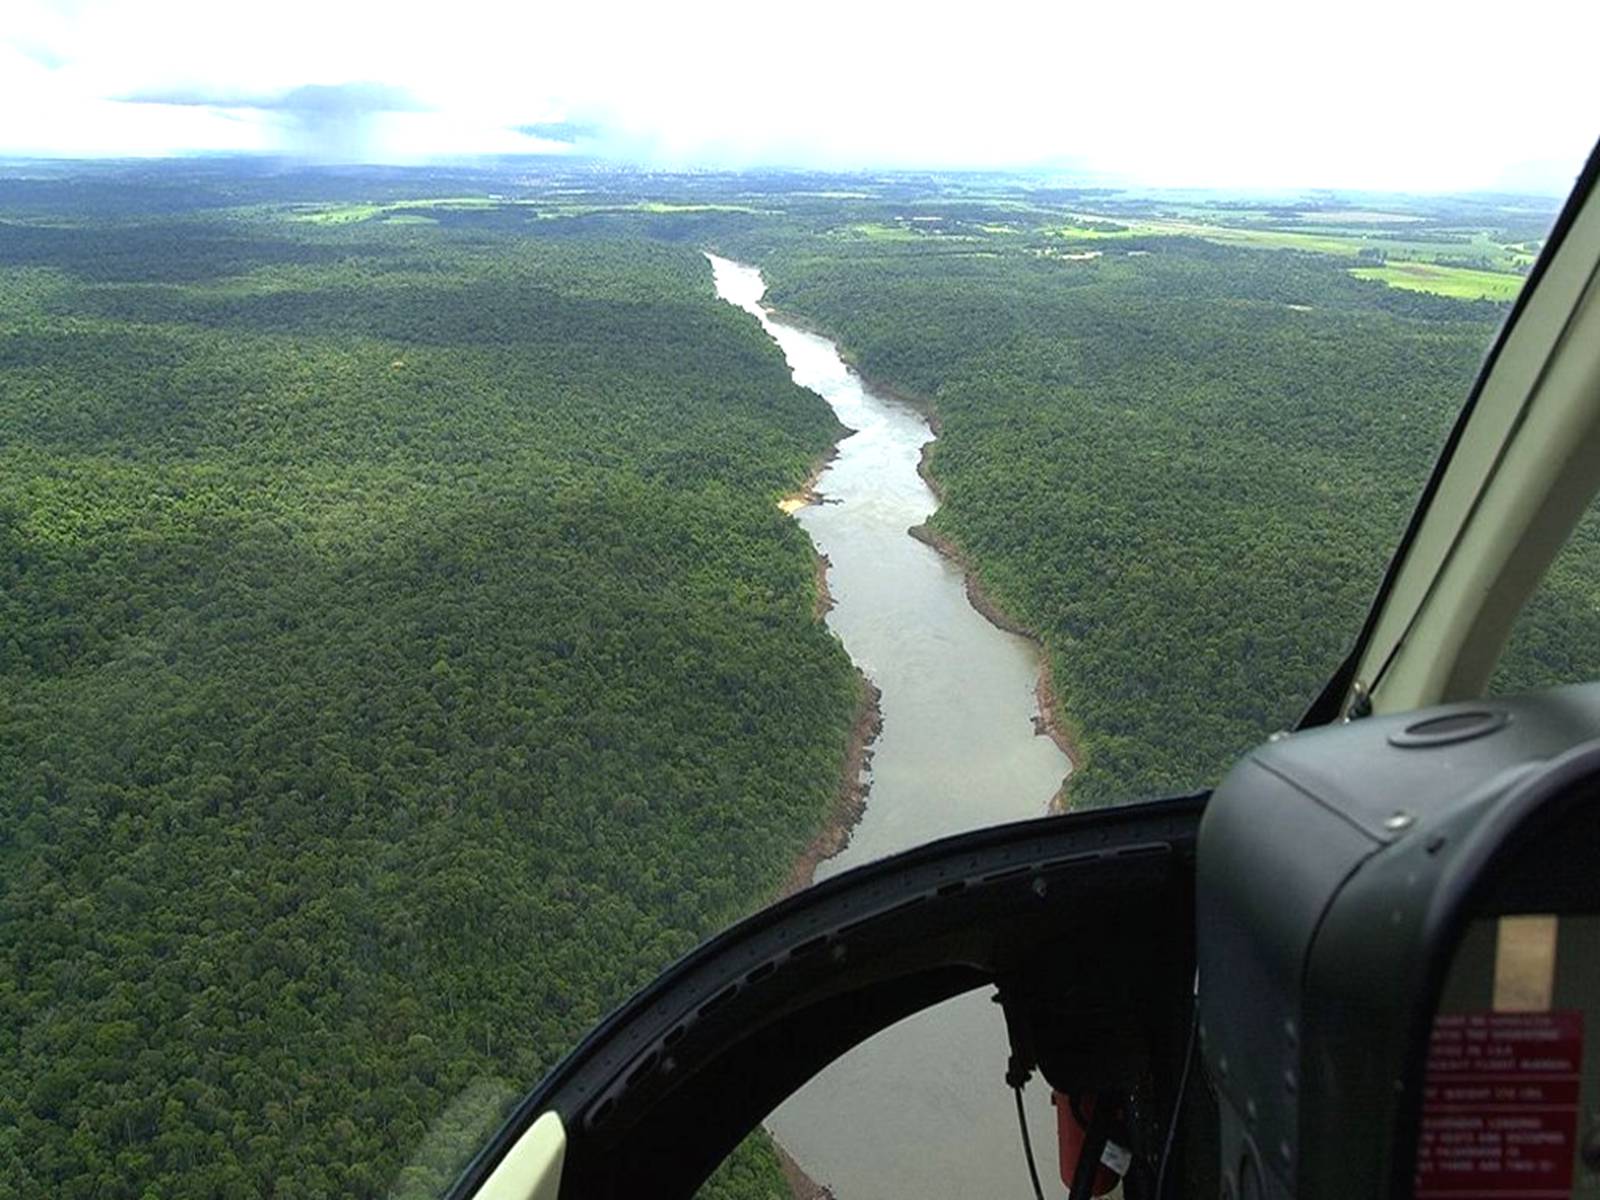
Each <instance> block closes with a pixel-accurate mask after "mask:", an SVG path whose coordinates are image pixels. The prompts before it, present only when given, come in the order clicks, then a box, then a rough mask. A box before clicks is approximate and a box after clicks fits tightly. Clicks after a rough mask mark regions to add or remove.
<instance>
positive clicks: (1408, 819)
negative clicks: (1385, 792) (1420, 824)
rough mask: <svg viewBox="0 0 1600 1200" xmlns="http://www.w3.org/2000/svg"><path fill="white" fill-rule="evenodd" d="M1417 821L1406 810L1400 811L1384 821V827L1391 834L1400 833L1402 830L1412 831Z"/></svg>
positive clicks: (1391, 814)
mask: <svg viewBox="0 0 1600 1200" xmlns="http://www.w3.org/2000/svg"><path fill="white" fill-rule="evenodd" d="M1415 821H1416V818H1415V817H1413V816H1412V815H1411V814H1410V813H1408V812H1406V811H1405V810H1404V809H1400V810H1399V811H1397V812H1392V813H1390V814H1389V815H1388V816H1387V817H1385V818H1384V819H1383V827H1384V828H1385V829H1387V830H1388V831H1389V832H1390V833H1399V832H1400V831H1401V830H1402V829H1410V828H1411V826H1412V823H1413V822H1415Z"/></svg>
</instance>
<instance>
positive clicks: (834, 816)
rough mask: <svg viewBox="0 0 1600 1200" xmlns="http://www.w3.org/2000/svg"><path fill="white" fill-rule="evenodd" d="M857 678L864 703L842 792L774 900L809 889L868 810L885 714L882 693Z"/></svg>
mask: <svg viewBox="0 0 1600 1200" xmlns="http://www.w3.org/2000/svg"><path fill="white" fill-rule="evenodd" d="M856 676H857V678H858V679H859V680H860V683H861V699H860V700H859V701H858V702H857V704H856V713H855V720H854V721H853V722H852V723H851V726H850V741H849V744H848V746H847V747H846V750H845V759H844V767H843V769H842V771H841V772H840V779H839V790H838V792H837V793H836V795H835V796H834V801H833V804H832V805H831V806H830V807H829V810H828V817H827V820H826V821H825V822H824V823H823V826H822V829H821V830H820V831H818V833H817V836H816V837H814V838H812V839H811V844H810V845H809V846H807V847H806V848H805V850H804V851H803V852H802V853H801V855H800V857H799V858H797V859H796V860H795V862H794V865H793V866H792V867H791V868H790V869H789V874H788V876H787V877H786V878H785V879H784V881H783V883H782V885H781V886H780V887H779V888H778V892H777V895H776V896H775V897H774V899H782V898H783V897H784V896H792V895H793V894H794V893H795V892H798V891H800V890H801V889H802V888H805V887H809V886H810V884H811V880H812V877H813V876H814V875H815V874H816V872H817V867H818V866H819V865H820V864H821V863H823V862H825V861H826V860H827V859H830V858H832V857H833V856H834V855H835V854H837V853H839V851H841V850H843V849H844V848H845V847H846V846H848V845H849V844H850V831H851V830H852V829H854V828H855V825H856V822H858V821H860V820H861V814H862V813H864V812H866V810H867V793H868V791H870V790H871V787H872V781H871V780H870V779H867V778H864V776H865V774H866V771H867V768H868V767H869V766H871V765H872V743H873V742H874V741H876V740H877V737H878V734H879V733H880V732H881V731H882V729H883V713H882V711H881V710H880V709H879V707H878V701H879V700H880V699H881V697H882V693H881V692H880V691H879V690H878V689H877V687H876V686H875V685H874V684H873V682H872V681H871V680H870V679H868V678H867V677H866V676H865V675H863V674H861V672H860V671H857V672H856Z"/></svg>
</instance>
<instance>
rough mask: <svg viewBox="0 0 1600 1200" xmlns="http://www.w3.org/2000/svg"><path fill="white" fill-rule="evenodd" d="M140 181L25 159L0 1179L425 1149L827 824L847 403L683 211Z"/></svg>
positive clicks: (8, 372) (191, 1170) (841, 726)
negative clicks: (800, 380)
mask: <svg viewBox="0 0 1600 1200" xmlns="http://www.w3.org/2000/svg"><path fill="white" fill-rule="evenodd" d="M202 182H203V181H202ZM41 187H42V185H41ZM108 193H110V194H108ZM128 194H129V202H128V205H127V206H126V208H125V209H123V210H119V209H118V208H117V205H116V192H115V189H110V188H108V189H104V190H102V189H99V188H96V187H89V186H84V187H82V188H79V189H77V190H75V191H71V192H69V193H68V194H67V195H64V196H60V197H57V198H56V199H54V200H52V198H51V193H50V192H49V190H48V188H45V189H43V190H41V188H29V187H27V186H24V185H22V184H12V185H9V188H8V189H7V190H5V192H4V199H5V201H6V202H7V204H8V207H7V209H6V212H7V213H9V214H10V217H9V220H8V221H7V223H6V224H5V225H4V226H0V798H3V799H0V863H3V867H4V871H3V879H0V1192H4V1193H5V1194H7V1195H15V1196H50V1197H91V1196H92V1197H97V1198H111V1197H124V1196H125V1197H137V1196H147V1197H154V1196H164V1197H180V1196H238V1195H247V1194H248V1195H258V1194H259V1195H285V1196H289V1195H292V1196H297V1197H310V1196H359V1195H378V1194H383V1193H385V1192H386V1191H388V1190H390V1189H391V1188H397V1189H398V1191H399V1192H400V1194H403V1195H431V1194H435V1193H436V1192H437V1191H438V1189H439V1187H440V1186H442V1185H443V1184H444V1183H446V1182H448V1180H449V1179H450V1178H451V1177H452V1174H453V1171H454V1169H455V1168H456V1167H457V1166H458V1165H459V1163H460V1161H461V1156H462V1155H463V1154H464V1153H470V1152H471V1151H472V1150H473V1149H475V1148H476V1146H477V1145H478V1144H480V1142H481V1141H482V1139H483V1138H484V1137H485V1136H486V1134H487V1132H488V1130H489V1129H491V1128H492V1126H493V1124H494V1122H495V1120H496V1119H497V1117H498V1115H499V1113H500V1112H501V1111H503V1108H504V1105H505V1103H506V1101H507V1100H508V1099H509V1098H510V1097H511V1096H513V1095H515V1094H516V1093H517V1092H520V1091H521V1090H524V1089H526V1088H527V1087H528V1086H530V1085H531V1084H532V1083H534V1082H535V1081H536V1080H537V1079H538V1078H539V1076H540V1075H541V1074H542V1073H543V1071H544V1070H545V1069H546V1068H547V1067H548V1066H550V1065H551V1063H552V1062H553V1061H554V1060H555V1058H556V1057H557V1056H559V1055H560V1054H561V1053H562V1052H564V1051H565V1050H566V1049H567V1048H568V1047H570V1046H571V1045H572V1044H573V1043H574V1042H575V1041H576V1039H577V1038H578V1037H579V1036H580V1035H581V1034H582V1033H583V1032H584V1031H585V1030H586V1029H587V1028H588V1027H589V1026H590V1025H591V1024H592V1023H594V1022H595V1021H596V1020H597V1019H598V1018H599V1017H601V1016H602V1015H603V1014H604V1013H605V1011H606V1010H607V1009H608V1008H609V1007H610V1006H612V1005H614V1004H615V1003H617V1002H619V1001H620V1000H621V999H623V998H624V997H625V996H626V995H627V994H628V993H629V992H630V991H631V990H632V989H634V988H635V987H637V986H638V985H640V984H641V983H643V982H644V981H646V980H647V979H648V978H649V977H650V976H651V975H652V974H654V973H655V971H657V970H658V969H659V968H661V967H662V966H664V965H665V964H666V963H667V962H668V961H669V960H671V959H672V958H674V957H675V956H677V955H678V954H680V953H682V952H683V951H685V950H686V949H688V948H689V947H690V946H691V945H693V944H694V943H695V942H696V941H697V940H699V939H700V938H702V937H704V936H706V935H707V934H708V933H710V932H712V931H714V930H715V929H717V928H718V927H720V926H721V925H723V924H725V923H726V922H727V921H729V920H730V919H732V918H734V917H736V916H738V915H740V914H742V913H743V912H745V911H747V910H748V909H749V908H750V907H751V906H752V905H754V904H756V903H759V902H760V901H761V900H762V899H763V898H764V897H766V896H767V895H769V894H770V892H771V890H772V888H773V887H774V886H775V885H776V883H777V881H778V880H779V879H780V878H781V877H782V876H783V875H784V873H785V872H786V870H787V869H788V867H789V865H790V863H791V862H792V860H793V859H794V857H795V856H796V854H797V853H798V852H799V850H800V849H801V848H802V847H803V846H804V844H805V843H806V842H807V840H808V839H809V838H810V836H811V835H812V834H813V832H814V831H815V829H816V827H817V826H818V824H819V822H820V820H821V818H822V816H823V813H824V811H825V809H826V808H827V806H828V804H829V802H830V800H831V798H832V796H833V794H834V792H835V789H836V786H837V782H838V773H839V768H840V763H841V760H842V755H843V751H844V745H845V741H846V738H847V734H848V727H849V725H850V723H851V719H852V713H853V711H854V708H855V704H856V687H857V685H856V680H855V676H854V673H853V671H852V669H851V667H850V664H849V662H848V659H847V657H846V656H845V654H844V652H843V650H842V649H841V647H840V646H839V645H838V643H837V641H836V640H835V639H834V638H832V637H831V636H830V635H829V634H828V633H827V632H826V631H825V630H824V629H823V628H822V626H820V625H819V624H817V623H816V622H815V621H814V619H813V617H812V604H813V593H814V583H813V575H812V560H811V552H810V548H809V543H808V542H807V540H806V538H805V535H804V534H803V533H802V532H801V531H800V530H799V529H798V528H797V527H796V526H795V524H794V523H793V522H792V521H790V520H788V519H787V518H785V517H783V516H782V515H781V514H780V513H779V512H778V511H777V509H776V507H775V506H774V504H773V500H774V498H775V497H776V496H777V495H779V494H780V493H782V492H784V491H786V490H789V489H791V488H792V487H793V486H795V484H796V483H797V482H798V481H799V480H800V479H801V478H802V477H803V476H804V474H805V472H806V470H807V468H808V465H809V464H810V463H811V462H812V461H813V460H814V459H815V457H816V456H817V455H818V454H819V453H820V452H821V451H823V450H824V449H825V448H826V447H827V446H828V445H829V444H830V443H831V442H832V440H833V439H834V438H835V437H836V436H837V434H838V429H837V426H836V424H835V422H834V420H833V418H832V416H831V414H830V413H829V412H828V410H827V408H826V407H825V406H824V405H823V404H822V403H821V402H820V401H819V400H818V399H817V398H816V397H815V396H813V395H812V394H810V393H808V392H804V391H802V390H801V389H799V388H797V387H795V386H793V384H792V383H790V381H789V379H788V377H787V372H786V371H785V369H784V367H783V365H782V360H781V357H780V356H779V355H778V354H777V352H776V350H775V349H774V348H773V347H772V346H771V344H770V342H769V341H768V340H767V339H766V338H765V336H764V335H763V334H761V332H760V331H759V329H758V328H757V326H756V324H755V323H754V322H753V321H751V320H749V319H748V317H746V316H744V315H742V314H739V313H737V312H735V311H734V310H733V309H731V308H729V307H728V306H727V305H724V304H722V303H720V302H719V301H717V300H715V299H714V297H713V295H712V291H711V280H710V271H709V268H708V266H707V264H706V263H705V261H704V260H703V258H702V257H701V256H700V255H699V254H698V253H696V252H695V251H694V250H693V249H691V248H688V247H685V246H668V245H663V244H661V243H659V242H651V241H648V240H644V239H642V238H640V237H639V236H637V234H636V233H634V232H630V231H628V230H626V229H611V230H607V229H603V228H598V227H582V228H578V227H573V226H571V225H563V226H562V227H561V228H559V229H556V228H555V227H547V226H539V225H527V226H522V225H519V226H517V227H516V228H510V227H502V225H501V224H497V223H495V222H494V221H492V220H489V221H484V220H473V219H463V220H461V221H459V222H450V221H445V222H441V223H434V224H425V225H419V224H406V223H392V224H375V225H369V226H362V227H360V228H355V227H350V226H323V225H318V224H314V223H302V222H296V221H293V220H285V219H282V217H281V215H274V214H264V213H261V212H258V211H254V210H249V211H228V212H219V211H198V212H187V213H184V212H179V213H171V212H166V211H157V212H149V211H142V210H143V209H147V208H163V206H162V205H155V204H149V205H145V204H141V203H140V202H139V198H140V197H141V196H143V195H144V194H145V193H144V192H141V191H140V190H139V189H138V188H137V187H134V186H133V185H129V193H128ZM161 194H162V195H165V194H166V193H165V192H164V191H162V192H161ZM69 199H70V200H71V203H70V204H69V203H68V200H69ZM770 1160H771V1154H770V1149H766V1150H763V1148H762V1147H761V1146H760V1145H759V1143H758V1144H756V1145H755V1146H753V1147H752V1148H751V1149H749V1150H747V1151H746V1152H745V1153H744V1154H743V1155H742V1156H741V1159H740V1161H739V1162H738V1163H737V1164H735V1167H734V1168H732V1169H730V1171H729V1172H728V1173H727V1174H726V1175H725V1176H724V1177H723V1178H722V1179H720V1180H719V1181H718V1185H717V1186H718V1188H720V1189H721V1191H719V1193H718V1194H721V1195H730V1196H732V1195H738V1196H742V1197H750V1196H756V1195H766V1194H770V1190H771V1185H772V1181H773V1180H774V1179H776V1178H778V1177H777V1175H776V1169H775V1166H774V1165H773V1163H772V1162H771V1161H770ZM752 1180H754V1181H757V1182H756V1183H754V1184H752V1182H751V1181H752Z"/></svg>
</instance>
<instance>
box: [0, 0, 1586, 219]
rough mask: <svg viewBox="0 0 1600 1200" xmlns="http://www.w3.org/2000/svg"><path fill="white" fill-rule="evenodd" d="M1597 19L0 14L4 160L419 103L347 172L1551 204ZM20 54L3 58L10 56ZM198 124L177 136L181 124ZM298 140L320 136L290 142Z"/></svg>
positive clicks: (1358, 13) (1570, 159) (1569, 9)
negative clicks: (309, 90)
mask: <svg viewBox="0 0 1600 1200" xmlns="http://www.w3.org/2000/svg"><path fill="white" fill-rule="evenodd" d="M1597 34H1600V6H1594V5H1569V4H1566V3H1564V2H1563V0H1532V2H1531V3H1528V4H1524V5H1522V6H1521V7H1519V8H1518V9H1517V10H1516V11H1514V12H1508V11H1507V10H1506V9H1505V8H1504V7H1503V6H1500V5H1496V6H1494V7H1492V8H1491V7H1489V6H1487V5H1483V4H1481V3H1479V2H1477V0H1468V2H1466V3H1454V4H1450V5H1430V6H1413V7H1406V6H1404V5H1397V4H1394V3H1379V2H1377V0H1350V2H1348V3H1342V4H1339V5H1320V6H1319V5H1306V4H1300V5H1290V4H1283V3H1281V0H1273V2H1271V3H1266V2H1263V0H1241V2H1238V3H1231V4H1227V5H1223V4H1218V5H1214V6H1202V5H1197V4H1193V3H1152V4H1146V5H1140V6H1109V5H1102V6H1092V5H1079V6H1068V5H1064V4H1061V3H1019V4H1013V5H1011V6H987V7H984V6H972V5H964V6H961V7H959V8H956V7H951V8H943V7H939V6H935V5H932V4H922V5H917V6H911V5H881V4H880V5H874V4H871V3H866V2H863V0H855V2H848V3H847V2H842V0H818V2H816V3H808V4H804V5H801V4H791V5H788V6H780V5H776V4H765V5H756V4H751V3H748V2H741V3H736V4H735V3H725V2H722V0H716V2H713V3H703V4H678V5H666V4H660V3H653V4H638V5H604V6H599V5H571V4H564V5H554V4H551V5H548V6H544V7H536V6H529V5H526V4H514V3H504V4H499V3H487V2H485V0H452V2H451V3H446V4H440V3H439V2H438V0H430V2H429V3H427V4H417V5H414V6H408V5H406V4H402V3H397V2H390V3H384V4H377V3H329V2H328V0H281V2H274V3H270V4H269V3H266V2H265V0H251V2H250V3H235V4H218V3H216V2H215V0H131V2H129V0H123V2H113V0H72V2H60V0H8V5H7V7H6V9H5V11H4V13H3V15H0V55H3V56H4V57H0V152H12V153H18V152H25V153H45V152H57V153H65V154H84V153H144V154H152V153H168V152H172V151H176V150H183V149H221V148H227V147H237V148H239V149H243V150H262V149H279V150H284V149H288V150H296V149H302V148H303V147H298V146H296V145H295V144H294V129H293V127H292V123H286V122H285V121H284V119H283V118H282V115H281V114H278V113H274V112H273V111H270V110H247V109H236V110H234V111H232V112H227V111H221V110H213V109H209V108H206V107H203V106H192V105H191V106H181V105H173V106H163V105H150V104H128V103H123V102H119V101H118V98H119V97H127V96H130V95H140V94H143V95H150V94H161V93H169V94H180V93H183V94H193V93H196V92H205V93H211V94H214V95H217V96H226V95H233V96H239V95H255V96H270V95H274V94H282V93H284V92H287V91H289V90H291V89H294V88H297V87H304V86H306V85H324V86H333V85H344V84H351V83H364V84H374V85H384V86H387V87H390V88H396V89H403V90H404V91H405V92H406V93H407V94H408V95H410V96H412V97H414V98H415V100H416V101H417V105H418V107H419V108H421V109H423V110H425V111H416V112H398V111H395V112H385V113H383V114H381V115H377V116H374V118H373V119H372V120H371V121H369V122H367V123H366V124H365V125H364V126H363V127H362V134H361V136H360V138H358V139H356V140H355V141H353V142H352V143H351V144H348V145H341V146H336V147H335V152H336V153H338V154H341V155H354V156H360V157H370V158H378V159H385V160H413V159H417V158H424V157H428V156H430V155H444V154H450V155H454V154H469V153H482V152H516V151H518V150H527V149H536V148H537V145H538V144H537V143H535V142H530V141H529V140H527V139H526V138H525V137H524V136H523V135H520V134H517V133H515V132H514V129H515V128H516V127H517V126H520V125H527V124H536V123H548V122H556V121H562V120H571V121H576V122H581V123H586V124H592V125H596V126H599V127H601V128H603V129H604V130H605V139H604V142H603V144H604V145H606V146H609V147H611V148H614V149H618V150H621V151H625V152H628V153H631V154H634V155H640V156H650V157H652V158H655V159H658V160H662V161H667V162H679V163H687V162H707V161H709V162H716V163H723V164H730V165H759V164H764V163H774V162H784V163H792V164H797V165H807V164H815V165H831V166H865V165H875V164H881V165H900V166H915V165H973V166H991V165H992V166H1005V165H1020V164H1024V163H1037V162H1067V163H1074V164H1081V165H1082V166H1084V167H1087V168H1089V169H1092V170H1095V171H1101V172H1108V173H1111V174H1113V175H1116V176H1118V177H1121V178H1126V179H1130V180H1136V181H1139V182H1150V183H1169V184H1189V185H1197V186H1204V185H1231V186H1240V185H1244V186H1282V187H1303V186H1347V187H1362V186H1369V187H1396V188H1462V187H1487V186H1507V185H1509V186H1517V185H1519V184H1522V185H1528V184H1539V183H1542V184H1544V185H1545V186H1547V187H1548V186H1555V187H1559V186H1561V185H1562V181H1563V180H1565V179H1570V177H1571V175H1572V173H1573V172H1574V171H1575V170H1576V168H1577V166H1578V165H1579V164H1580V163H1581V161H1582V158H1583V155H1584V154H1585V153H1586V152H1587V151H1588V149H1589V146H1590V144H1591V142H1592V141H1593V139H1594V137H1595V136H1596V134H1600V122H1597V121H1596V120H1595V118H1594V115H1593V114H1594V113H1595V108H1594V105H1593V104H1592V97H1591V96H1590V94H1589V85H1588V83H1587V81H1588V80H1589V78H1591V75H1592V72H1591V71H1590V69H1589V64H1588V62H1587V55H1588V48H1589V47H1591V46H1592V45H1593V44H1594V43H1595V40H1596V35H1597ZM7 47H9V50H8V49H7ZM185 109H186V110H187V111H182V110H185ZM302 133H303V130H302Z"/></svg>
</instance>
